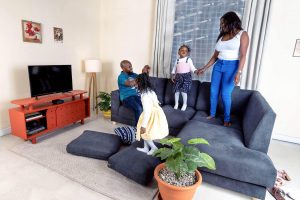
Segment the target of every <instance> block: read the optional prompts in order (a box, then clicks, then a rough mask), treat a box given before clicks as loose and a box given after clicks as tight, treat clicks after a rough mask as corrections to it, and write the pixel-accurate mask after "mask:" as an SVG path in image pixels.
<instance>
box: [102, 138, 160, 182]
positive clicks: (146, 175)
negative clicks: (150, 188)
mask: <svg viewBox="0 0 300 200" xmlns="http://www.w3.org/2000/svg"><path fill="white" fill-rule="evenodd" d="M142 146H143V142H134V143H133V144H132V145H131V146H130V147H127V148H126V149H123V150H121V151H119V152H118V153H116V154H114V155H113V156H111V157H109V159H108V167H109V168H112V169H114V170H116V171H117V172H119V173H121V174H122V175H124V176H126V177H127V178H130V179H132V180H134V181H135V182H137V183H139V184H142V185H148V184H149V183H150V182H151V180H152V178H153V175H154V169H155V167H156V166H157V165H158V164H159V163H160V159H159V158H157V157H153V156H148V155H147V154H146V153H143V152H140V151H138V150H136V147H142ZM157 146H158V147H160V145H157Z"/></svg>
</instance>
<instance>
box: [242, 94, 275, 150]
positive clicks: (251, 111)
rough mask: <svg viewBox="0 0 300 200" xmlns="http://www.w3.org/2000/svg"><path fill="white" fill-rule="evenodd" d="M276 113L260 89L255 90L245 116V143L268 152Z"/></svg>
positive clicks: (252, 147)
mask: <svg viewBox="0 0 300 200" xmlns="http://www.w3.org/2000/svg"><path fill="white" fill-rule="evenodd" d="M275 118H276V114H275V113H274V111H273V110H272V108H271V107H270V106H269V104H268V103H267V101H266V100H265V99H264V97H263V96H261V94H260V93H259V92H258V91H253V93H252V95H251V97H250V100H249V102H248V105H247V107H246V110H245V114H244V118H243V130H244V138H245V144H246V145H247V147H249V148H251V149H255V150H257V151H262V152H265V153H266V152H267V151H268V147H269V144H270V139H271V134H272V130H273V126H274V123H275Z"/></svg>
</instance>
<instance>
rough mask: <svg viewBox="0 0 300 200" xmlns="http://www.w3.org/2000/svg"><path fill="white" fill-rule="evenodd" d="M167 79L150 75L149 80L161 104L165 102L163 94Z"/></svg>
mask: <svg viewBox="0 0 300 200" xmlns="http://www.w3.org/2000/svg"><path fill="white" fill-rule="evenodd" d="M167 81H168V79H166V78H157V77H150V82H151V84H152V87H153V89H154V91H155V93H156V95H157V99H158V101H159V102H160V103H161V105H164V104H165V102H164V95H165V89H166V83H167Z"/></svg>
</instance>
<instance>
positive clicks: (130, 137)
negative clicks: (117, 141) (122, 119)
mask: <svg viewBox="0 0 300 200" xmlns="http://www.w3.org/2000/svg"><path fill="white" fill-rule="evenodd" d="M114 132H115V133H116V135H118V136H119V137H120V138H121V141H122V143H123V144H131V143H133V142H134V141H135V135H136V128H135V127H133V126H124V127H118V128H115V130H114Z"/></svg>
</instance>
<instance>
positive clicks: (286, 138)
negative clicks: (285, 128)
mask: <svg viewBox="0 0 300 200" xmlns="http://www.w3.org/2000/svg"><path fill="white" fill-rule="evenodd" d="M272 139H273V140H280V141H284V142H289V143H294V144H300V138H296V137H291V136H287V135H280V134H276V135H273V136H272Z"/></svg>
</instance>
